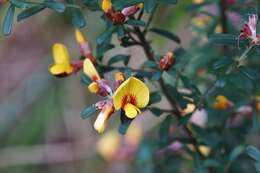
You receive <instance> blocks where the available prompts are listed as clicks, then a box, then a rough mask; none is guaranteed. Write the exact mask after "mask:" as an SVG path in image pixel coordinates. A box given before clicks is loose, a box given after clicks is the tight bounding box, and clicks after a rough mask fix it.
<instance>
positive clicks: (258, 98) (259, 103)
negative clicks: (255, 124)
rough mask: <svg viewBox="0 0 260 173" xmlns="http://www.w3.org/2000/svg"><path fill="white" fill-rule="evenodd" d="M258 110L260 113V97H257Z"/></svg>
mask: <svg viewBox="0 0 260 173" xmlns="http://www.w3.org/2000/svg"><path fill="white" fill-rule="evenodd" d="M256 110H257V111H258V112H259V113H260V96H257V97H256Z"/></svg>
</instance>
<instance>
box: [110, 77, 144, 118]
mask: <svg viewBox="0 0 260 173" xmlns="http://www.w3.org/2000/svg"><path fill="white" fill-rule="evenodd" d="M113 99H114V106H115V109H116V110H119V109H123V110H124V111H125V114H126V116H127V117H128V118H130V119H133V118H135V117H136V116H137V114H138V113H140V112H141V111H140V109H139V108H144V107H145V106H146V105H147V104H148V102H149V89H148V87H147V86H146V85H145V83H143V82H142V81H141V80H139V79H137V78H135V77H130V78H128V79H127V80H126V81H124V82H123V83H122V84H121V85H120V86H119V87H118V88H117V90H116V91H115V93H114V95H113Z"/></svg>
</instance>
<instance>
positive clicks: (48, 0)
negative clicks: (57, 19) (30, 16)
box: [44, 0, 66, 13]
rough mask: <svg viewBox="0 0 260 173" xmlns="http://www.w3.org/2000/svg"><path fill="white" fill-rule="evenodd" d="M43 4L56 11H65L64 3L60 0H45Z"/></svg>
mask: <svg viewBox="0 0 260 173" xmlns="http://www.w3.org/2000/svg"><path fill="white" fill-rule="evenodd" d="M44 4H45V5H46V6H47V7H48V8H50V9H53V10H55V11H57V12H60V13H62V12H64V11H65V8H66V7H65V5H64V4H63V3H61V2H56V1H53V0H45V2H44Z"/></svg>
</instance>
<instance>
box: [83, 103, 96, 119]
mask: <svg viewBox="0 0 260 173" xmlns="http://www.w3.org/2000/svg"><path fill="white" fill-rule="evenodd" d="M96 111H97V108H96V107H95V105H91V106H88V107H86V108H85V109H84V110H83V111H82V112H81V118H82V119H87V118H89V117H91V116H92V115H93V114H94V113H95V112H96Z"/></svg>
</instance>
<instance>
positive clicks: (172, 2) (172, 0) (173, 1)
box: [157, 0, 177, 4]
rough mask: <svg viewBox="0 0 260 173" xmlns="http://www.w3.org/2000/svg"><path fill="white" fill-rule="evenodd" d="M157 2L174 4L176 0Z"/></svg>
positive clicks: (159, 0) (160, 0)
mask: <svg viewBox="0 0 260 173" xmlns="http://www.w3.org/2000/svg"><path fill="white" fill-rule="evenodd" d="M157 1H158V2H159V3H165V4H176V3H177V0H157Z"/></svg>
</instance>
